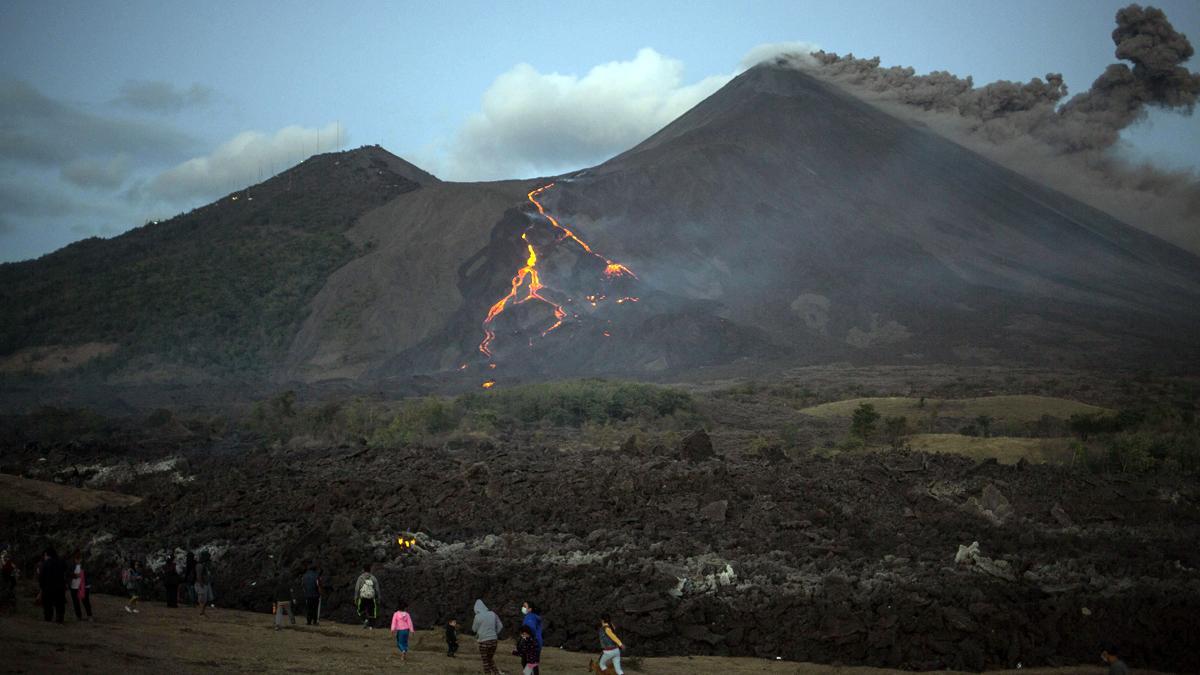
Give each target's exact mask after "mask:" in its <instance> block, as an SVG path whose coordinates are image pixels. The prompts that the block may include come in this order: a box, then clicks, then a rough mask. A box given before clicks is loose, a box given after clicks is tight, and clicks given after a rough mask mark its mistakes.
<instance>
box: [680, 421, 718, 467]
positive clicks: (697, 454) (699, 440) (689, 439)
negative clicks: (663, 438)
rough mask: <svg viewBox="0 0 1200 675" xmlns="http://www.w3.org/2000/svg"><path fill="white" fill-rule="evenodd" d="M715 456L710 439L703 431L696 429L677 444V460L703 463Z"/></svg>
mask: <svg viewBox="0 0 1200 675" xmlns="http://www.w3.org/2000/svg"><path fill="white" fill-rule="evenodd" d="M715 456H716V453H715V452H714V451H713V444H712V439H711V438H709V437H708V433H707V432H705V431H704V430H703V429H697V430H696V431H693V432H692V433H690V434H688V435H687V436H685V437H684V439H683V440H682V441H680V442H679V458H680V459H683V460H685V461H688V462H703V461H704V460H706V459H712V458H713V457H715Z"/></svg>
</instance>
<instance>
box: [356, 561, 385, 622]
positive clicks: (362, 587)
mask: <svg viewBox="0 0 1200 675" xmlns="http://www.w3.org/2000/svg"><path fill="white" fill-rule="evenodd" d="M382 600H383V593H382V592H381V590H380V588H379V579H377V578H376V577H375V575H374V574H371V563H367V564H366V565H363V572H362V574H360V575H358V579H357V580H356V581H355V582H354V606H355V607H357V608H358V616H359V618H360V619H362V622H363V623H362V625H363V628H374V627H375V620H376V619H377V618H379V603H380V602H382Z"/></svg>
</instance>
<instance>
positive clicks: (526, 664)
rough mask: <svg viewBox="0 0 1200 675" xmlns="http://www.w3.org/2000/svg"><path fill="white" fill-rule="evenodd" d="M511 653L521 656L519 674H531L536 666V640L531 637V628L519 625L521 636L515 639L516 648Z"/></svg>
mask: <svg viewBox="0 0 1200 675" xmlns="http://www.w3.org/2000/svg"><path fill="white" fill-rule="evenodd" d="M513 654H516V655H517V656H519V657H521V675H533V672H534V670H535V669H537V667H538V665H539V664H538V646H537V640H535V639H534V638H533V629H532V628H530V627H529V626H521V637H520V638H519V639H518V640H517V648H516V649H515V650H513Z"/></svg>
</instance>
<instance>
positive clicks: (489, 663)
mask: <svg viewBox="0 0 1200 675" xmlns="http://www.w3.org/2000/svg"><path fill="white" fill-rule="evenodd" d="M503 628H504V624H502V623H500V617H498V616H496V613H495V612H493V611H492V610H490V609H488V608H487V605H485V604H483V600H476V601H475V621H473V622H472V623H471V631H472V632H474V633H475V640H476V641H478V642H479V660H480V661H482V662H483V672H484V673H485V675H500V669H499V668H497V667H496V642H497V641H498V640H499V639H500V631H501V629H503Z"/></svg>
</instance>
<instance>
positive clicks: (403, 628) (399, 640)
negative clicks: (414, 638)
mask: <svg viewBox="0 0 1200 675" xmlns="http://www.w3.org/2000/svg"><path fill="white" fill-rule="evenodd" d="M407 608H408V603H407V602H405V601H403V600H401V601H400V602H399V603H398V604H397V605H396V613H395V614H393V615H392V635H395V636H396V649H399V650H400V662H401V663H408V636H409V635H411V634H412V632H413V621H412V616H411V615H410V614H409V613H408V612H407V611H405V610H406V609H407Z"/></svg>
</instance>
